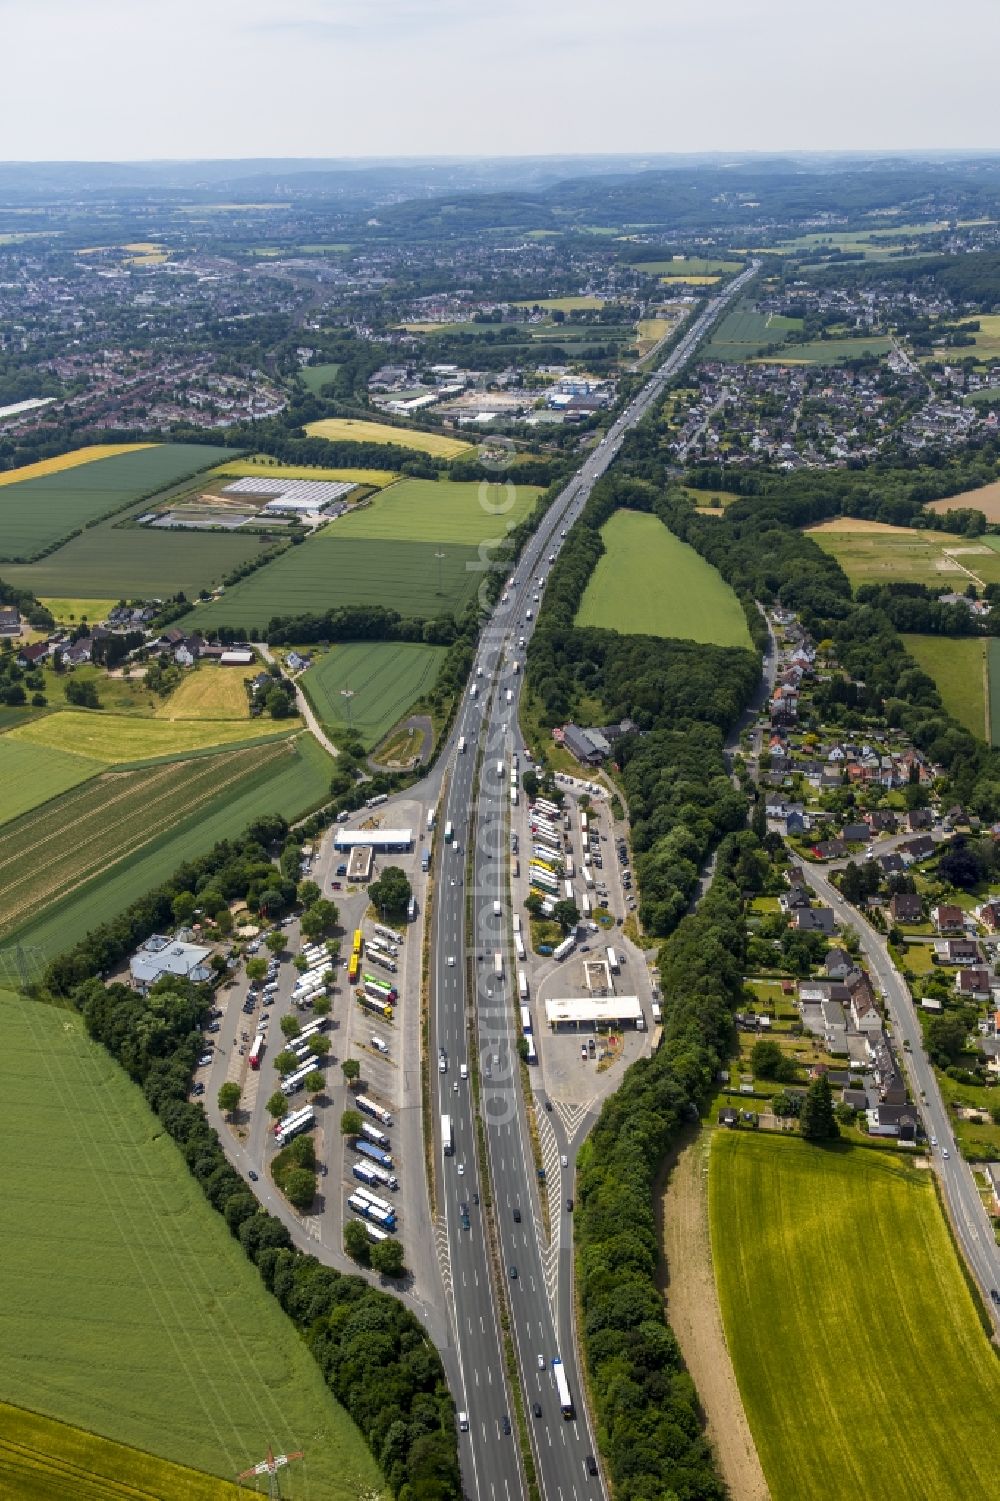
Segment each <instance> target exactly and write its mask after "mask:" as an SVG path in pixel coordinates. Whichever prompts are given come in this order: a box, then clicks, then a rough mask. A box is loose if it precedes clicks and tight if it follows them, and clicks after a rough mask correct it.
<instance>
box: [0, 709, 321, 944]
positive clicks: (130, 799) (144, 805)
mask: <svg viewBox="0 0 1000 1501" xmlns="http://www.w3.org/2000/svg"><path fill="white" fill-rule="evenodd" d="M7 740H9V737H7ZM5 743H6V740H0V751H2V749H3V747H4V745H5ZM22 749H23V750H24V751H25V752H28V753H30V754H31V755H33V756H34V758H35V760H36V761H37V760H39V759H43V758H44V757H46V756H50V755H55V754H57V753H56V752H53V751H39V750H37V749H35V747H33V746H32V747H28V746H24V747H22ZM294 755H295V752H294V751H293V750H292V748H291V744H290V742H288V741H279V742H275V743H272V744H270V745H261V746H250V747H246V748H245V749H242V750H233V751H220V752H218V753H217V754H216V755H212V756H199V757H196V758H194V759H193V760H189V761H168V762H165V763H164V764H162V765H159V766H153V767H147V768H140V769H137V770H134V771H117V772H108V771H107V770H106V768H104V767H101V766H97V765H95V763H93V762H82V764H83V765H86V766H89V767H90V775H91V777H92V780H91V781H89V782H87V783H86V785H83V786H77V787H75V788H74V789H73V790H71V791H68V792H66V793H65V794H64V795H63V796H62V797H58V798H53V800H52V801H50V802H47V803H45V804H44V805H42V806H38V807H35V808H34V809H32V810H31V811H30V812H24V813H23V814H22V815H21V816H20V817H19V818H15V819H13V820H12V821H11V822H9V823H7V824H5V825H4V826H3V839H2V841H0V936H3V935H6V934H7V933H10V932H12V931H13V930H14V929H15V928H18V927H23V926H24V925H25V924H26V923H28V922H31V921H33V920H35V919H36V918H37V917H38V916H39V915H40V913H41V912H43V911H44V910H45V909H46V908H47V907H49V906H51V905H52V904H53V903H54V902H56V901H59V900H60V899H62V898H64V897H66V896H68V895H69V894H70V893H71V892H73V891H76V890H78V889H80V888H82V887H83V886H85V885H86V884H87V882H88V881H92V880H96V879H97V878H98V877H104V876H106V875H108V874H109V873H110V872H111V871H112V869H113V868H114V866H115V865H116V864H117V863H118V861H119V860H124V859H127V858H129V857H134V856H136V855H137V854H138V852H139V851H140V850H141V849H143V848H144V847H145V846H147V845H151V844H153V843H154V842H155V841H156V840H159V839H162V838H165V837H169V835H170V833H171V832H172V831H173V830H174V829H176V828H177V827H178V826H179V825H180V824H187V823H190V822H191V820H192V819H194V818H196V817H200V816H201V815H202V814H206V815H208V816H211V815H212V813H213V812H214V811H215V810H216V809H218V808H220V807H223V806H225V803H226V801H227V799H229V798H231V797H237V798H241V797H243V796H244V795H245V794H246V793H248V792H249V790H250V788H251V786H258V787H260V788H261V789H262V792H266V790H267V787H268V783H269V782H270V780H271V779H272V778H273V777H275V776H278V775H280V774H281V773H283V772H284V771H285V769H286V768H287V767H288V765H289V764H290V757H294ZM4 764H5V763H4V761H3V759H0V766H3V765H4ZM95 771H100V772H101V773H102V774H101V775H100V776H98V777H94V776H93V773H94V772H95ZM248 821H249V820H248ZM168 874H169V872H168Z"/></svg>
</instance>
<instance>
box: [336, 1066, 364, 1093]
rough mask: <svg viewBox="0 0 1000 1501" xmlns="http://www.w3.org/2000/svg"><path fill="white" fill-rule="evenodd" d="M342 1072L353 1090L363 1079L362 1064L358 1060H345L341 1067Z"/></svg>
mask: <svg viewBox="0 0 1000 1501" xmlns="http://www.w3.org/2000/svg"><path fill="white" fill-rule="evenodd" d="M340 1071H341V1073H342V1074H343V1076H344V1078H345V1079H346V1080H347V1086H348V1088H349V1089H352V1088H353V1087H354V1085H355V1084H356V1083H357V1082H358V1080H359V1079H360V1078H361V1064H360V1063H359V1062H358V1060H357V1059H356V1058H345V1059H344V1061H343V1063H342V1064H341V1065H340Z"/></svg>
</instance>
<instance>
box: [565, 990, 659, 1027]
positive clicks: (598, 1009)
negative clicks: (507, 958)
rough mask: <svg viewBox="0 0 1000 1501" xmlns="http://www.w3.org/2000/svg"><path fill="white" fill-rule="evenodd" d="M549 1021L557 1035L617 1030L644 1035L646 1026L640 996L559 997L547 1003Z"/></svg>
mask: <svg viewBox="0 0 1000 1501" xmlns="http://www.w3.org/2000/svg"><path fill="white" fill-rule="evenodd" d="M545 1020H546V1021H547V1022H548V1024H549V1026H550V1027H551V1028H552V1030H553V1031H554V1032H560V1031H568V1030H570V1029H573V1030H575V1031H577V1032H578V1031H579V1030H580V1028H581V1027H585V1028H587V1029H588V1030H589V1031H594V1030H596V1029H598V1028H600V1027H616V1026H617V1027H634V1028H635V1029H636V1031H637V1032H641V1031H643V1030H644V1028H645V1025H646V1021H645V1018H644V1016H643V1014H642V1006H641V1004H640V1002H639V997H638V996H637V995H603V996H566V997H562V998H558V997H556V998H553V999H552V1000H550V1001H546V1002H545Z"/></svg>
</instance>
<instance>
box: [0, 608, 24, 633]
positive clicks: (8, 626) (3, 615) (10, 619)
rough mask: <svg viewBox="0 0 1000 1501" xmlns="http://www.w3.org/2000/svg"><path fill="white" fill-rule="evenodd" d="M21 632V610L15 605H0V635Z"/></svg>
mask: <svg viewBox="0 0 1000 1501" xmlns="http://www.w3.org/2000/svg"><path fill="white" fill-rule="evenodd" d="M20 634H21V612H20V610H19V609H18V608H17V606H16V605H0V636H19V635H20Z"/></svg>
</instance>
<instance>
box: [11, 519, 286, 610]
mask: <svg viewBox="0 0 1000 1501" xmlns="http://www.w3.org/2000/svg"><path fill="white" fill-rule="evenodd" d="M262 545H263V544H262V543H261V540H260V538H259V537H255V536H251V535H249V534H248V535H246V536H242V535H241V534H240V533H239V532H225V533H223V532H173V531H152V530H150V529H149V528H147V527H122V526H116V525H115V524H114V523H113V522H111V521H105V522H101V523H100V524H99V525H97V526H92V527H88V528H87V530H86V531H85V532H81V533H80V535H79V536H78V537H73V538H71V539H70V541H69V542H67V543H65V544H64V545H63V546H62V547H60V548H57V550H56V551H55V552H53V553H50V554H49V556H48V557H47V558H40V559H39V561H38V562H37V563H18V564H14V565H11V564H8V563H5V564H4V565H3V578H4V580H5V582H7V583H10V584H17V585H18V586H19V587H20V588H22V589H30V590H31V592H32V593H33V594H37V595H46V596H48V595H57V596H63V597H75V596H77V595H93V596H94V597H95V598H102V599H115V600H117V599H123V598H126V599H134V598H137V597H141V598H143V599H166V598H167V597H168V596H169V595H171V594H176V593H177V592H178V591H179V590H183V592H184V593H185V594H186V595H187V596H188V598H189V599H192V598H194V597H195V596H196V595H197V593H198V591H199V589H210V588H211V587H212V586H213V585H214V584H219V583H221V582H222V580H223V578H224V577H225V576H226V574H227V573H229V572H230V571H231V570H232V569H233V568H238V567H239V566H240V565H241V564H242V563H246V562H247V561H248V560H249V559H250V558H254V557H256V556H257V554H258V553H259V552H260V551H261V547H262Z"/></svg>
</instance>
